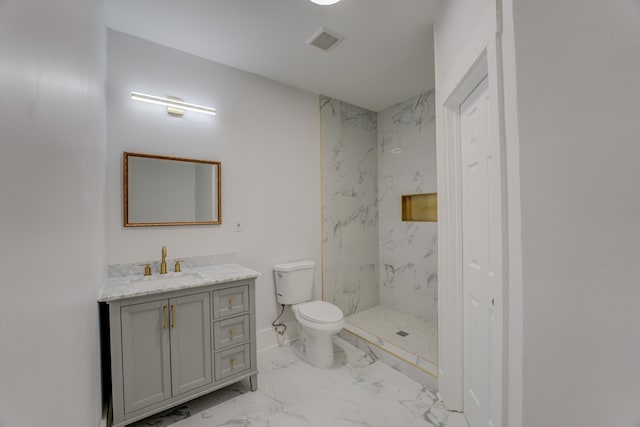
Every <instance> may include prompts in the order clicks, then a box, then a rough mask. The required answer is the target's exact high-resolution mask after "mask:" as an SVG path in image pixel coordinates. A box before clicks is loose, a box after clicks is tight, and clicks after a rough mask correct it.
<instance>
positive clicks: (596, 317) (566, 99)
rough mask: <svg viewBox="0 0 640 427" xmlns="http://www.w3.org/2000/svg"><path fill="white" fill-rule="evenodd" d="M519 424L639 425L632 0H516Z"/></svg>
mask: <svg viewBox="0 0 640 427" xmlns="http://www.w3.org/2000/svg"><path fill="white" fill-rule="evenodd" d="M514 12H515V18H514V19H515V36H516V37H515V48H516V67H517V77H518V79H517V91H518V95H517V96H518V120H519V127H520V159H521V162H520V173H521V191H522V240H523V255H524V256H523V271H524V398H525V400H524V426H525V427H537V426H549V427H555V426H589V427H591V426H593V427H596V426H604V425H607V426H617V427H636V426H638V425H640V404H639V402H640V368H639V367H638V363H639V361H640V327H638V325H640V310H638V307H637V305H638V304H637V303H638V301H639V300H640V286H639V285H638V283H639V277H640V263H639V262H638V256H640V222H639V221H640V169H639V168H638V158H640V120H639V109H638V100H639V99H640V85H639V84H638V76H640V55H638V52H640V2H638V1H637V0H625V1H615V2H603V1H599V0H567V1H563V2H557V1H552V0H538V1H535V2H531V1H516V2H515V5H514Z"/></svg>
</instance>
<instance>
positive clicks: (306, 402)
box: [131, 338, 468, 427]
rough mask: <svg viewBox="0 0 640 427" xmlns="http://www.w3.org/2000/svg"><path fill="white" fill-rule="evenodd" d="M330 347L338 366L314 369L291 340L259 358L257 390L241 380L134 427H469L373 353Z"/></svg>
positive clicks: (344, 345) (338, 344) (337, 341)
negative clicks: (290, 343)
mask: <svg viewBox="0 0 640 427" xmlns="http://www.w3.org/2000/svg"><path fill="white" fill-rule="evenodd" d="M334 352H335V356H336V364H335V365H334V366H333V367H332V368H329V369H319V368H315V367H313V366H311V365H309V364H307V363H305V362H304V361H302V360H301V359H299V358H298V356H296V355H295V353H294V352H293V351H292V349H291V347H290V346H289V345H284V346H281V347H274V348H271V349H269V350H266V351H263V352H261V353H260V354H259V355H258V369H259V370H260V385H259V387H258V391H256V392H253V393H251V392H248V384H245V383H239V384H238V385H234V386H233V388H227V389H223V390H220V391H217V392H214V393H211V394H209V395H206V396H203V397H202V398H200V399H196V400H194V401H191V402H188V403H186V404H184V405H181V406H180V407H179V408H178V409H177V410H173V411H167V412H165V413H162V414H158V415H155V416H153V417H150V418H147V419H144V420H141V421H138V422H137V423H134V424H133V425H132V426H131V427H145V426H157V427H159V426H162V427H165V426H169V425H171V426H172V427H237V426H245V427H258V426H265V427H266V426H277V427H311V426H313V427H326V426H331V427H347V426H368V427H392V426H393V427H395V426H403V427H423V426H424V427H434V426H437V427H468V426H467V423H466V421H465V419H464V416H463V415H462V414H459V413H452V412H449V411H447V410H446V409H445V407H444V405H443V404H442V402H440V401H439V400H438V398H437V397H436V395H435V394H433V393H432V392H431V391H429V390H427V389H426V388H425V387H423V386H422V385H420V384H418V383H417V382H415V381H413V380H412V379H410V378H408V377H406V376H405V375H402V374H401V373H399V372H397V371H395V370H394V369H392V368H391V367H389V366H387V365H385V364H384V363H381V362H380V361H378V360H377V359H376V357H375V356H372V355H371V354H369V353H366V352H363V351H361V350H359V349H357V348H355V347H354V346H352V345H351V344H349V343H348V342H346V341H344V340H342V339H340V338H335V339H334ZM218 396H219V397H218Z"/></svg>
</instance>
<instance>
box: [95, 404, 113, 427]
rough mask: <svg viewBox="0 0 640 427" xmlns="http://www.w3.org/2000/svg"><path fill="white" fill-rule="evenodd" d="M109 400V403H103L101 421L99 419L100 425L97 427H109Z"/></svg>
mask: <svg viewBox="0 0 640 427" xmlns="http://www.w3.org/2000/svg"><path fill="white" fill-rule="evenodd" d="M110 409H111V399H109V403H105V404H104V405H103V406H102V419H100V423H99V424H98V427H111V417H110V416H109V415H110V414H111V411H110Z"/></svg>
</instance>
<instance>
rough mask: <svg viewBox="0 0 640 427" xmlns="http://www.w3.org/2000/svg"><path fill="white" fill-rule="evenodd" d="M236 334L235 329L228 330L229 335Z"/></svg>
mask: <svg viewBox="0 0 640 427" xmlns="http://www.w3.org/2000/svg"><path fill="white" fill-rule="evenodd" d="M235 333H236V328H231V329H229V335H231V336H233V334H235Z"/></svg>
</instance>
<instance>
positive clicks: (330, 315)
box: [296, 301, 342, 323]
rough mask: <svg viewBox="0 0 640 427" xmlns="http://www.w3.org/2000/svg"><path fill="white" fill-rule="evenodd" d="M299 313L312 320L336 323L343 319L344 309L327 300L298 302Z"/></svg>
mask: <svg viewBox="0 0 640 427" xmlns="http://www.w3.org/2000/svg"><path fill="white" fill-rule="evenodd" d="M296 308H297V309H298V313H299V314H300V316H302V317H303V318H305V319H307V320H309V321H310V322H316V323H335V322H339V321H340V320H342V310H340V309H339V308H338V307H336V306H335V305H333V304H331V303H330V302H326V301H310V302H304V303H302V304H298V305H297V307H296Z"/></svg>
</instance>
